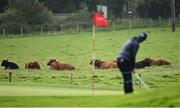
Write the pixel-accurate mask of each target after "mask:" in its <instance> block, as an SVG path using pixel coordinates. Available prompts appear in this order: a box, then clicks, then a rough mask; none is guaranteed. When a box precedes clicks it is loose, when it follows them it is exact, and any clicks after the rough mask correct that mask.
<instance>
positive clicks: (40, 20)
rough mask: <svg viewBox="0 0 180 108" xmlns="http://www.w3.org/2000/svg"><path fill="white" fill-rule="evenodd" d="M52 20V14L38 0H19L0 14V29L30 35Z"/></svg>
mask: <svg viewBox="0 0 180 108" xmlns="http://www.w3.org/2000/svg"><path fill="white" fill-rule="evenodd" d="M51 20H52V13H51V12H50V11H48V10H47V8H46V7H45V6H44V5H43V4H42V3H39V2H38V1H36V0H19V1H18V2H17V3H16V4H14V5H13V6H12V7H11V8H9V9H7V10H6V11H5V12H4V13H3V14H0V29H3V28H5V29H6V32H8V33H15V34H17V33H20V32H21V28H23V33H29V32H32V31H34V30H36V29H37V28H39V27H40V26H41V25H44V24H45V23H49V22H50V21H51Z"/></svg>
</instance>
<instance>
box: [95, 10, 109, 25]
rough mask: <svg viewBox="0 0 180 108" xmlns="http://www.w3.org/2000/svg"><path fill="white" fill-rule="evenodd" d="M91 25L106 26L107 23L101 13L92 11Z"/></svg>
mask: <svg viewBox="0 0 180 108" xmlns="http://www.w3.org/2000/svg"><path fill="white" fill-rule="evenodd" d="M93 25H94V26H102V27H108V26H109V23H108V21H107V20H106V19H105V18H104V16H103V15H102V14H101V13H98V12H93Z"/></svg>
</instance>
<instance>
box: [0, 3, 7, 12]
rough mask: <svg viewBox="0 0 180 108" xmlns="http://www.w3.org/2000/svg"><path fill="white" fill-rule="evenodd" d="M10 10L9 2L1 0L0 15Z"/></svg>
mask: <svg viewBox="0 0 180 108" xmlns="http://www.w3.org/2000/svg"><path fill="white" fill-rule="evenodd" d="M7 8H8V0H0V13H3V12H4V11H5V10H6V9H7Z"/></svg>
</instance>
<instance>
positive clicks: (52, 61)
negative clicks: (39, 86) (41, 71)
mask: <svg viewBox="0 0 180 108" xmlns="http://www.w3.org/2000/svg"><path fill="white" fill-rule="evenodd" d="M47 65H48V66H50V69H51V70H74V69H75V67H74V66H72V65H71V64H65V63H60V62H58V61H56V59H50V60H49V62H48V63H47Z"/></svg>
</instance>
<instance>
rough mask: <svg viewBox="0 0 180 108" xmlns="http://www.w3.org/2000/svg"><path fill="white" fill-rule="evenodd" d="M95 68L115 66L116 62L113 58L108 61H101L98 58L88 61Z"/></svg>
mask: <svg viewBox="0 0 180 108" xmlns="http://www.w3.org/2000/svg"><path fill="white" fill-rule="evenodd" d="M93 62H94V66H95V68H99V69H110V68H117V63H116V61H115V60H110V61H101V60H100V59H94V60H91V61H90V63H89V64H90V65H93Z"/></svg>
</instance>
